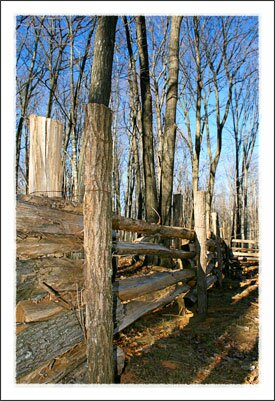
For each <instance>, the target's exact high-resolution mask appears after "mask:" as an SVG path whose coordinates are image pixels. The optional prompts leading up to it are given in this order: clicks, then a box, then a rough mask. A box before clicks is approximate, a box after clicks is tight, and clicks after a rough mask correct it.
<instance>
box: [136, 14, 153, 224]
mask: <svg viewBox="0 0 275 401" xmlns="http://www.w3.org/2000/svg"><path fill="white" fill-rule="evenodd" d="M136 21H137V43H138V51H139V62H140V92H141V101H142V146H143V167H144V180H145V210H146V220H147V221H148V222H149V223H154V222H156V221H157V219H158V216H157V214H156V212H155V211H154V209H155V210H158V201H157V185H156V177H155V163H154V147H153V116H152V97H151V90H150V74H149V60H148V47H147V36H146V24H145V17H143V16H139V17H137V18H136Z"/></svg>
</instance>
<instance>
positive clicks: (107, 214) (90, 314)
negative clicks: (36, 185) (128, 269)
mask: <svg viewBox="0 0 275 401" xmlns="http://www.w3.org/2000/svg"><path fill="white" fill-rule="evenodd" d="M99 45H100V46H102V44H101V42H100V43H99ZM107 97H108V96H106V98H107ZM101 100H102V99H101ZM105 100H107V99H105ZM111 119H112V112H111V110H110V109H108V108H107V107H106V106H104V105H103V104H88V105H87V108H86V115H85V136H86V149H85V174H84V182H85V195H84V208H83V211H84V251H85V267H84V280H85V283H86V289H85V301H86V330H87V358H88V376H89V381H90V383H112V382H113V358H112V338H113V315H112V308H113V303H112V255H111V249H112V215H111V213H112V196H111V193H112V181H111V178H112V171H111V169H112V137H111ZM103 295H104V296H103Z"/></svg>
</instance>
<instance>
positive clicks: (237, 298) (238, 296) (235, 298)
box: [232, 283, 258, 304]
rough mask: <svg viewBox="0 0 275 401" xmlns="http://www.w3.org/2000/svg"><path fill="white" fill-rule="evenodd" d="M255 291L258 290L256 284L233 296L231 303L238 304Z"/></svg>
mask: <svg viewBox="0 0 275 401" xmlns="http://www.w3.org/2000/svg"><path fill="white" fill-rule="evenodd" d="M256 289H258V283H257V284H254V285H251V286H249V287H247V288H246V289H245V290H244V291H242V292H241V293H238V294H236V295H234V296H233V297H232V303H233V304H234V303H237V302H239V301H240V300H241V299H243V298H245V297H247V296H248V295H249V294H250V293H251V292H252V291H255V290H256Z"/></svg>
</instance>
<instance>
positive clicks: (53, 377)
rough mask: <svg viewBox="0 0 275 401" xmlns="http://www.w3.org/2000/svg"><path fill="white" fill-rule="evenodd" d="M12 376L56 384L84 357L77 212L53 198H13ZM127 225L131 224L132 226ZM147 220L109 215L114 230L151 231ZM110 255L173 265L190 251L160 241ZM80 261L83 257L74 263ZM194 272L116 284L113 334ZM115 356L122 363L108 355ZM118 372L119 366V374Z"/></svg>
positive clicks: (168, 230)
mask: <svg viewBox="0 0 275 401" xmlns="http://www.w3.org/2000/svg"><path fill="white" fill-rule="evenodd" d="M16 220H17V265H16V332H17V339H16V343H17V344H16V345H17V346H16V378H17V382H18V383H58V382H60V381H62V380H64V379H65V378H66V376H67V375H69V374H70V372H71V371H72V370H74V369H76V368H77V367H79V366H81V365H82V364H83V362H84V361H85V360H86V352H85V335H86V334H85V313H84V311H85V305H84V301H83V299H84V296H83V292H84V280H83V264H84V259H83V217H82V207H81V206H80V205H74V204H73V203H71V202H67V201H62V200H60V199H54V198H51V199H49V198H44V197H29V196H23V197H20V198H18V200H17V214H16ZM133 226H134V227H133ZM150 226H151V225H148V224H147V223H146V222H141V221H136V220H131V219H123V218H121V217H118V216H117V217H114V218H113V228H114V229H127V230H132V229H133V231H137V232H141V233H143V234H146V233H149V232H150V233H151V231H150ZM152 230H153V233H154V234H158V235H163V236H168V237H169V236H170V238H171V237H172V236H173V235H174V236H176V235H178V236H179V237H180V236H181V237H182V238H186V237H189V238H193V236H194V233H193V231H191V230H185V229H182V228H180V227H174V228H173V227H165V226H160V225H153V227H152ZM113 253H114V255H115V254H129V253H130V254H131V253H135V254H161V255H165V256H170V257H174V258H179V259H180V260H184V259H185V260H186V259H188V258H192V257H194V256H195V252H193V251H192V252H191V251H182V250H175V249H174V250H173V249H168V248H165V247H164V246H162V245H160V244H150V243H142V242H141V243H139V244H132V243H120V242H114V243H113ZM79 256H80V257H82V258H80V259H79ZM194 277H195V270H194V269H192V268H189V269H178V270H173V271H171V272H165V271H164V272H158V273H150V274H148V275H146V276H142V277H132V278H128V279H124V280H116V281H115V282H114V283H113V294H114V302H113V303H114V311H113V313H114V332H115V333H117V332H119V331H121V330H123V329H124V328H125V327H127V326H129V325H130V324H131V323H132V322H134V321H135V320H137V319H138V318H139V317H141V316H143V315H144V314H145V313H148V312H150V311H152V310H154V309H156V308H159V307H160V306H162V305H165V304H167V303H170V302H171V301H173V300H174V299H175V298H176V297H177V296H179V295H183V296H184V295H186V294H187V293H188V292H189V291H190V286H189V285H188V284H187V282H188V281H190V280H193V279H194ZM114 352H115V356H114V357H115V359H122V356H121V352H120V350H114ZM118 370H119V369H118Z"/></svg>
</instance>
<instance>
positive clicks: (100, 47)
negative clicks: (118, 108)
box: [89, 17, 117, 107]
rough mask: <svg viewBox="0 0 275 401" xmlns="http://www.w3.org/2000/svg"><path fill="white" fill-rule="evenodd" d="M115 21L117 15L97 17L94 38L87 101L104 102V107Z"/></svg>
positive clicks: (109, 73) (110, 81)
mask: <svg viewBox="0 0 275 401" xmlns="http://www.w3.org/2000/svg"><path fill="white" fill-rule="evenodd" d="M116 23H117V17H99V21H98V26H97V31H96V38H95V49H94V62H93V67H92V77H91V85H90V92H89V103H99V104H104V105H105V106H106V107H108V106H109V99H110V94H111V84H112V80H111V76H112V62H113V54H114V44H115V30H116ZM95 61H96V62H95Z"/></svg>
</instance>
